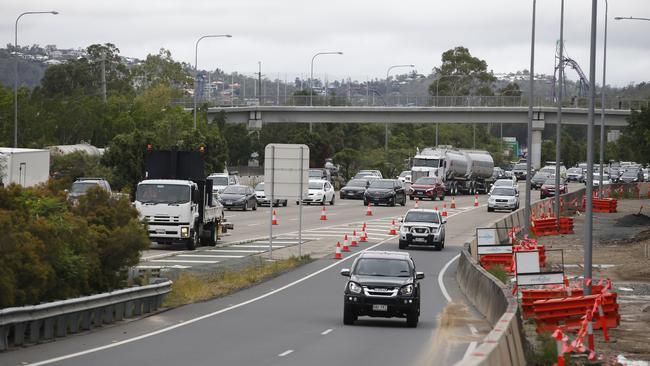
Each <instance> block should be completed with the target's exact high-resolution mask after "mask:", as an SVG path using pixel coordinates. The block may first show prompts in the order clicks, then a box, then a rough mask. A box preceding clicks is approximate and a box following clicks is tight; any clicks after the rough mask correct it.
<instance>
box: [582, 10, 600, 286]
mask: <svg viewBox="0 0 650 366" xmlns="http://www.w3.org/2000/svg"><path fill="white" fill-rule="evenodd" d="M597 15H598V0H591V42H590V49H589V83H590V85H591V87H590V88H589V110H588V118H587V187H586V190H585V197H586V199H585V201H586V210H585V211H586V218H585V242H584V253H585V263H584V279H585V288H584V293H585V295H591V264H592V244H593V243H592V241H593V232H592V230H593V223H594V212H593V198H592V197H593V179H594V111H595V101H596V24H597V22H598V17H597Z"/></svg>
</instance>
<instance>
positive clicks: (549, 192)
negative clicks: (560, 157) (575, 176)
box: [539, 177, 569, 200]
mask: <svg viewBox="0 0 650 366" xmlns="http://www.w3.org/2000/svg"><path fill="white" fill-rule="evenodd" d="M568 191H569V188H568V186H567V183H566V181H565V180H564V179H563V178H560V194H565V193H567V192H568ZM553 196H555V177H553V178H549V179H547V180H546V181H545V182H544V184H542V186H541V187H540V189H539V199H542V200H543V199H544V198H546V197H553Z"/></svg>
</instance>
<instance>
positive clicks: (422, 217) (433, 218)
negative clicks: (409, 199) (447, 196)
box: [404, 211, 440, 224]
mask: <svg viewBox="0 0 650 366" xmlns="http://www.w3.org/2000/svg"><path fill="white" fill-rule="evenodd" d="M404 222H430V223H433V224H439V223H440V219H439V217H438V214H436V213H435V212H428V211H411V212H409V213H407V214H406V217H404Z"/></svg>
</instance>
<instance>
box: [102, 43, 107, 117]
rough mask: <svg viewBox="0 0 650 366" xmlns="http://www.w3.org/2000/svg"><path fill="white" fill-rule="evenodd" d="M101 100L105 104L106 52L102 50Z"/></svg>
mask: <svg viewBox="0 0 650 366" xmlns="http://www.w3.org/2000/svg"><path fill="white" fill-rule="evenodd" d="M102 102H104V104H106V52H105V51H102Z"/></svg>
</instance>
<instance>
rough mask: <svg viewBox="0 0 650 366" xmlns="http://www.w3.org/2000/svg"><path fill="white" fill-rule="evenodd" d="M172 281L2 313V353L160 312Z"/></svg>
mask: <svg viewBox="0 0 650 366" xmlns="http://www.w3.org/2000/svg"><path fill="white" fill-rule="evenodd" d="M171 286H172V281H169V280H168V281H165V282H162V283H157V284H153V285H147V286H138V287H131V288H127V289H123V290H117V291H112V292H106V293H102V294H97V295H91V296H85V297H79V298H75V299H69V300H62V301H54V302H50V303H45V304H39V305H33V306H23V307H16V308H6V309H2V310H0V351H4V350H6V349H7V348H8V347H9V346H12V345H13V346H23V345H28V344H36V343H39V342H41V341H47V340H52V339H54V338H60V337H65V336H67V335H68V333H77V332H79V331H80V330H90V329H92V328H95V327H100V326H101V325H102V324H110V323H113V322H114V321H119V320H122V319H124V318H131V317H134V316H139V315H141V314H143V313H144V314H146V313H149V312H152V311H156V310H158V308H159V307H160V306H161V305H162V301H163V298H164V296H165V295H166V294H167V293H169V292H170V291H171Z"/></svg>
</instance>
